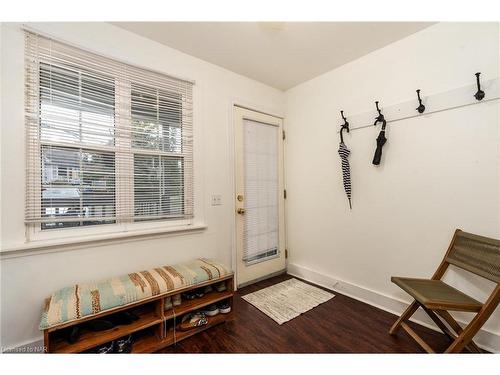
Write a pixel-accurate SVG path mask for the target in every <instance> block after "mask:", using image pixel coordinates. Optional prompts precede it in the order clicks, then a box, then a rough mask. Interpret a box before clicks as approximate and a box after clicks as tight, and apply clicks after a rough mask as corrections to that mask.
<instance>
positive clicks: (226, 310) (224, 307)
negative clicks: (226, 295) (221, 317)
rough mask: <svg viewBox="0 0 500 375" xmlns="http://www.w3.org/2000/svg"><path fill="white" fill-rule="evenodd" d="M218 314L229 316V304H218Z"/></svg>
mask: <svg viewBox="0 0 500 375" xmlns="http://www.w3.org/2000/svg"><path fill="white" fill-rule="evenodd" d="M219 312H220V313H221V314H229V313H230V312H231V305H230V304H229V302H221V303H219Z"/></svg>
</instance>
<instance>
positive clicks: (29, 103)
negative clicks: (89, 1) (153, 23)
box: [25, 32, 194, 231]
mask: <svg viewBox="0 0 500 375" xmlns="http://www.w3.org/2000/svg"><path fill="white" fill-rule="evenodd" d="M26 58H27V59H26V85H25V86H26V144H27V148H26V151H27V158H26V160H27V168H26V170H27V175H26V222H27V223H28V224H33V225H38V227H39V229H40V230H44V231H45V230H50V229H57V228H67V227H82V226H91V225H94V226H95V225H104V224H116V225H130V224H133V223H138V222H144V221H153V220H156V221H158V220H186V219H191V218H192V217H193V215H194V213H193V200H194V199H193V139H192V83H190V82H187V81H183V80H179V79H175V78H171V77H168V76H165V75H162V74H159V73H156V72H151V71H148V70H144V69H140V68H137V67H134V66H130V65H127V64H124V63H121V62H117V61H114V60H111V59H107V58H104V57H101V56H98V55H95V54H93V53H90V52H86V51H83V50H80V49H78V48H74V47H72V46H68V45H66V44H63V43H59V42H56V41H53V40H50V39H47V38H44V37H41V36H39V35H36V34H33V33H30V32H27V33H26Z"/></svg>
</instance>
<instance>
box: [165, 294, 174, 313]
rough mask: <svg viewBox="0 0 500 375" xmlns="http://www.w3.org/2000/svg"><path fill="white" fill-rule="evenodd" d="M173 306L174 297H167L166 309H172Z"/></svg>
mask: <svg viewBox="0 0 500 375" xmlns="http://www.w3.org/2000/svg"><path fill="white" fill-rule="evenodd" d="M173 306H174V305H173V304H172V297H167V298H165V311H167V310H170V309H171V308H172V307H173Z"/></svg>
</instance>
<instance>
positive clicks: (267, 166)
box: [243, 120, 279, 263]
mask: <svg viewBox="0 0 500 375" xmlns="http://www.w3.org/2000/svg"><path fill="white" fill-rule="evenodd" d="M243 138H244V141H243V147H244V168H245V173H244V175H245V176H244V181H245V201H244V202H245V215H244V216H243V218H244V224H243V260H244V261H245V262H247V263H255V262H257V261H262V260H265V259H267V258H269V257H273V256H276V255H278V238H279V237H278V194H279V192H278V141H279V139H278V138H279V128H278V127H277V126H273V125H268V124H263V123H260V122H256V121H251V120H244V124H243Z"/></svg>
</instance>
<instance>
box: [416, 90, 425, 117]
mask: <svg viewBox="0 0 500 375" xmlns="http://www.w3.org/2000/svg"><path fill="white" fill-rule="evenodd" d="M417 97H418V107H417V108H415V109H416V110H417V111H418V113H424V112H425V105H423V104H422V99H420V89H418V90H417Z"/></svg>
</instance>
